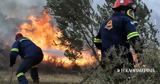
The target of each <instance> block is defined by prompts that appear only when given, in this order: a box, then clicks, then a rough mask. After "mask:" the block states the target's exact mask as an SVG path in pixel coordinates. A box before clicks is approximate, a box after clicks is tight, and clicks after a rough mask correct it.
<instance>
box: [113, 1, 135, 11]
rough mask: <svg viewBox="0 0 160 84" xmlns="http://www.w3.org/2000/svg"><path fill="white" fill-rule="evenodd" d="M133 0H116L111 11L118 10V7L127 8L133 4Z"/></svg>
mask: <svg viewBox="0 0 160 84" xmlns="http://www.w3.org/2000/svg"><path fill="white" fill-rule="evenodd" d="M133 3H134V1H133V0H116V1H115V3H114V5H113V9H116V8H119V7H122V6H123V7H129V6H130V5H131V4H133Z"/></svg>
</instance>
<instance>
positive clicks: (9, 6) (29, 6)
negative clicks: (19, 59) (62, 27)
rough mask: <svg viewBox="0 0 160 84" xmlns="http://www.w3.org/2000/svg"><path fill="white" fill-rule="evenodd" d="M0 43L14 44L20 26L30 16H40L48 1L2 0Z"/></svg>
mask: <svg viewBox="0 0 160 84" xmlns="http://www.w3.org/2000/svg"><path fill="white" fill-rule="evenodd" d="M0 2H1V3H0V41H5V42H7V43H9V44H10V43H12V42H13V41H14V35H15V32H16V31H17V28H18V26H19V25H20V24H21V23H23V22H25V21H26V20H27V17H28V16H29V15H36V16H37V15H39V14H40V13H41V12H42V10H43V6H45V5H46V3H47V2H46V0H0Z"/></svg>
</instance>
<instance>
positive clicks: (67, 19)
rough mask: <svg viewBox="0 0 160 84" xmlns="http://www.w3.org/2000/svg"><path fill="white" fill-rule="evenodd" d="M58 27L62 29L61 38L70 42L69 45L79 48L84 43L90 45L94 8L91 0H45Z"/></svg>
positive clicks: (93, 25)
mask: <svg viewBox="0 0 160 84" xmlns="http://www.w3.org/2000/svg"><path fill="white" fill-rule="evenodd" d="M47 1H48V3H47V7H49V8H51V10H52V11H53V15H54V16H55V18H56V20H57V23H58V26H59V28H60V29H61V30H62V31H63V34H64V37H63V38H62V40H68V41H69V42H71V45H70V47H71V48H74V49H76V50H81V49H82V47H83V45H84V43H83V42H87V45H89V46H92V45H93V44H91V43H92V42H91V39H90V38H92V37H93V31H94V27H95V20H94V18H93V17H94V16H93V15H94V14H95V12H94V10H93V9H92V6H91V3H92V1H91V0H47ZM83 39H84V40H83Z"/></svg>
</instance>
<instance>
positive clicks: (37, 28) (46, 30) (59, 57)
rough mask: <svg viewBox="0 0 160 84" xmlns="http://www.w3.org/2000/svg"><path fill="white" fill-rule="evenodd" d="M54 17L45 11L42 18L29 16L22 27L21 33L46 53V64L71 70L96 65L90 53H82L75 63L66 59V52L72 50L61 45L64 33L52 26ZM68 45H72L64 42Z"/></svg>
mask: <svg viewBox="0 0 160 84" xmlns="http://www.w3.org/2000/svg"><path fill="white" fill-rule="evenodd" d="M51 19H52V16H50V15H49V14H48V12H47V11H44V12H43V14H42V15H41V16H40V17H35V16H29V18H28V20H29V22H26V23H23V24H21V25H20V32H21V33H22V34H23V35H24V36H26V37H28V38H29V39H31V40H32V41H33V42H34V43H35V44H37V45H38V46H39V47H41V48H42V50H43V51H44V60H43V61H44V62H50V63H53V64H54V65H56V66H62V67H65V68H71V67H73V66H74V65H78V66H86V65H92V64H93V63H95V61H96V59H95V58H94V57H93V56H91V54H90V53H89V52H88V51H83V52H82V54H81V55H82V58H78V59H76V60H75V61H72V60H69V59H68V58H67V57H65V56H64V55H63V54H64V51H65V50H67V49H70V48H69V47H68V46H64V45H60V44H61V43H62V41H61V40H60V39H59V38H61V37H63V34H62V32H61V31H60V29H59V28H57V27H56V26H55V25H54V24H51ZM64 43H65V44H66V45H69V44H70V43H69V42H68V41H66V42H64ZM53 51H54V52H53Z"/></svg>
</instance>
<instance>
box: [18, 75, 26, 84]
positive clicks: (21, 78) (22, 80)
mask: <svg viewBox="0 0 160 84" xmlns="http://www.w3.org/2000/svg"><path fill="white" fill-rule="evenodd" d="M17 78H18V81H19V84H28V81H27V79H26V77H25V76H24V74H23V73H19V74H17Z"/></svg>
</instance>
